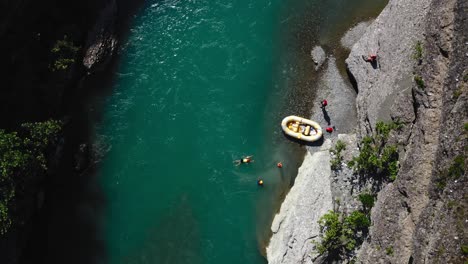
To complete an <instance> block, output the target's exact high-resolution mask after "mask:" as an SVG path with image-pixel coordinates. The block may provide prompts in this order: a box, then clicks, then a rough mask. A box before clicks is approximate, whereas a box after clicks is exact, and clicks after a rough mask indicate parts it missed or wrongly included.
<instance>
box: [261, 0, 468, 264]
mask: <svg viewBox="0 0 468 264" xmlns="http://www.w3.org/2000/svg"><path fill="white" fill-rule="evenodd" d="M466 10H468V2H466V1H463V0H449V1H447V2H440V1H436V0H415V1H410V2H408V1H405V0H390V1H389V3H388V5H387V6H386V7H385V9H384V10H383V11H382V13H381V14H380V15H379V16H378V17H377V18H376V19H375V21H374V22H372V24H370V26H369V27H367V28H365V27H363V26H362V25H358V26H357V28H354V29H353V30H350V31H349V34H350V35H347V36H345V37H344V38H343V39H342V45H343V46H346V47H348V48H351V47H352V49H351V53H350V55H349V57H348V59H347V60H346V64H347V67H348V70H349V73H350V75H351V78H352V79H354V80H353V83H354V85H355V89H356V90H357V91H358V94H357V99H356V104H355V105H356V108H357V112H356V116H355V118H356V119H352V120H351V121H350V122H349V125H345V127H347V126H348V127H349V128H354V127H355V125H357V127H356V129H355V130H354V129H348V130H347V131H345V132H346V133H348V134H347V135H338V139H340V140H342V141H344V142H346V143H347V146H349V147H348V148H347V150H346V151H345V153H344V155H345V158H344V159H345V160H349V159H350V158H351V157H352V156H354V155H357V153H358V152H357V151H358V149H357V142H358V141H359V139H360V138H362V137H363V136H365V135H369V134H372V133H373V132H374V130H375V124H376V123H377V122H378V121H390V120H396V119H398V120H399V121H401V122H402V123H403V128H402V129H401V130H400V131H397V132H394V133H392V134H391V137H390V139H389V141H391V142H392V143H394V144H398V146H399V148H400V155H399V157H400V160H399V162H400V170H399V173H398V176H397V179H396V180H395V181H394V182H391V183H387V184H386V185H384V186H382V190H381V191H380V192H379V193H378V196H377V203H376V205H375V206H374V208H373V209H372V213H371V220H372V226H371V228H370V235H369V237H368V238H367V240H366V241H364V244H363V245H362V247H361V248H360V249H359V250H357V251H356V252H355V253H356V254H357V260H358V263H442V262H444V263H459V262H460V263H461V262H462V260H463V253H461V250H460V248H461V247H462V246H463V245H466V244H467V243H468V236H467V235H466V231H464V230H466V221H465V220H466V219H465V217H462V218H460V217H461V216H460V212H466V211H467V208H468V201H467V200H466V199H464V198H466V197H467V195H468V194H467V191H466V188H464V186H466V184H467V183H468V180H467V177H466V175H467V173H466V159H467V158H466V146H467V141H468V137H467V135H466V132H463V131H464V130H463V126H464V125H465V126H466V124H467V121H468V107H467V102H468V91H467V87H468V78H467V77H466V76H468V70H466V69H467V67H468V60H466V56H468V55H466V54H465V53H466V45H467V44H466V43H468V37H467V34H464V33H463V32H465V33H466V32H468V13H467V12H466ZM364 28H365V30H364ZM363 31H364V33H362V32H363ZM359 34H360V35H362V37H361V38H360V39H359V41H358V42H356V43H355V44H351V43H350V40H351V39H355V38H354V37H355V36H356V35H359ZM353 36H354V37H353ZM418 41H419V43H421V44H420V45H422V50H423V51H422V53H423V54H422V56H421V58H418V59H415V55H414V54H415V46H416V44H417V43H418ZM369 53H377V55H378V62H377V63H375V64H371V63H368V62H366V61H364V60H363V58H362V56H366V55H368V54H369ZM330 61H331V60H329V61H328V67H329V68H330V64H333V61H331V62H330ZM327 71H329V69H328V70H327ZM325 75H326V74H325ZM414 75H419V76H420V77H421V78H422V79H423V80H424V84H423V86H422V87H421V86H419V87H418V86H417V85H416V84H415V83H414V81H413V77H414ZM463 76H465V77H464V79H462V77H463ZM328 78H329V77H326V78H324V79H325V80H327V79H328ZM325 87H326V86H325ZM326 91H327V89H325V90H324V91H322V92H325V93H319V94H326ZM332 94H333V93H332ZM337 95H338V99H339V98H341V97H340V96H342V94H341V95H340V94H337ZM327 96H330V95H327ZM334 100H335V99H334ZM334 100H330V101H331V102H333V101H334ZM331 105H333V104H331ZM331 105H330V106H331ZM316 108H317V107H316ZM340 110H341V111H337V112H334V111H332V109H330V113H333V115H337V117H338V119H339V115H340V114H343V110H342V109H340ZM314 113H315V114H314V116H313V117H312V118H313V119H317V120H318V121H319V122H320V123H321V124H322V123H323V122H324V121H326V120H324V118H323V115H317V113H320V111H317V109H314ZM345 114H348V116H346V115H345V118H343V119H342V120H339V122H337V124H341V122H346V121H347V120H348V119H349V113H345ZM351 116H352V115H351ZM333 119H334V118H332V120H333ZM334 121H335V120H334ZM444 126H445V127H446V129H445V130H444V129H442V128H443V127H444ZM337 128H338V132H340V133H341V132H342V131H341V130H340V128H341V125H340V126H338V127H337ZM354 133H356V134H354ZM336 138H337V137H336V136H335V135H333V136H332V137H331V139H332V142H335V140H336ZM330 143H331V142H330V141H329V140H328V139H327V140H325V144H326V145H327V147H329V146H330V145H329V144H330ZM307 149H308V153H307V157H308V158H307V159H305V160H304V163H303V165H302V167H301V173H300V174H299V175H298V180H299V182H301V183H302V182H303V181H304V179H303V177H304V178H306V177H310V176H309V175H310V172H309V173H306V168H309V167H308V164H307V163H311V164H312V163H314V162H315V160H314V159H313V157H317V156H313V154H315V153H316V151H319V152H321V153H323V150H317V147H310V146H309V147H307ZM464 149H465V150H464ZM310 155H312V156H310ZM460 156H461V157H464V158H463V159H464V160H465V165H464V168H465V171H464V173H462V175H458V176H457V177H459V178H458V179H457V180H454V179H446V178H444V177H446V176H444V175H447V171H448V170H449V169H450V168H451V166H452V167H453V166H454V165H453V164H454V159H455V158H456V157H460ZM322 159H323V157H322ZM328 161H329V159H328ZM325 166H328V167H329V166H330V164H329V163H326V164H324V163H322V164H320V168H321V169H322V167H325ZM343 166H344V167H343V169H342V170H341V171H340V172H339V173H331V172H330V173H328V172H326V173H325V172H323V173H322V175H321V177H322V178H321V179H320V185H322V187H323V188H331V195H327V199H326V200H318V199H316V200H312V199H311V200H309V201H304V200H298V199H293V198H289V196H291V197H300V196H301V195H302V196H308V197H311V194H310V193H309V192H312V191H311V190H315V189H316V188H317V186H312V187H311V188H310V190H307V189H300V188H294V187H293V189H291V192H290V193H289V194H288V196H287V197H286V200H285V203H284V204H283V205H282V207H281V211H280V213H279V214H278V215H277V217H278V220H277V219H276V217H275V221H274V222H273V223H274V224H273V226H272V230H273V231H274V235H273V236H272V238H271V242H270V246H269V248H268V250H267V253H268V256H267V257H268V261H269V263H275V264H276V263H312V262H313V263H323V260H321V259H320V258H316V257H317V256H316V255H313V250H312V249H311V246H310V245H308V244H306V243H308V240H304V239H303V237H307V236H306V235H303V234H301V235H297V233H298V232H297V230H300V231H301V232H307V234H309V237H315V236H316V235H317V233H316V230H317V226H318V224H316V225H315V226H314V225H312V224H310V223H308V222H307V223H308V224H307V225H305V226H303V225H301V224H300V223H301V221H300V217H304V218H303V221H308V220H309V219H308V218H307V217H309V218H314V219H316V218H317V216H315V215H313V216H312V213H309V214H307V212H300V213H296V212H295V210H296V209H297V208H299V206H301V207H302V208H319V207H320V204H319V203H323V205H324V207H325V208H327V209H328V208H330V206H329V205H330V202H331V203H332V204H333V208H334V209H335V210H339V211H341V212H344V213H346V212H350V211H352V210H356V209H357V208H359V206H360V205H359V203H357V201H356V199H355V197H353V193H354V195H355V194H356V191H357V192H359V191H361V188H362V187H361V186H358V185H357V184H356V183H354V182H353V177H352V171H351V170H350V169H349V168H347V167H346V164H343ZM461 166H463V164H462V165H461ZM441 180H443V181H446V182H445V184H446V185H443V186H441V185H440V181H441ZM323 182H327V183H326V184H324V183H323ZM300 190H302V192H303V193H302V194H301V193H299V191H300ZM320 192H321V193H324V192H326V193H327V194H328V190H327V191H325V190H320ZM312 197H313V196H312ZM463 197H464V198H463ZM328 199H332V200H328ZM335 199H339V200H340V201H339V202H337V201H336V200H335ZM291 200H296V202H297V203H300V204H293V203H291ZM286 201H288V202H287V203H286ZM305 202H309V203H313V205H310V204H304V203H305ZM293 212H294V213H293ZM463 215H465V214H463ZM296 216H297V217H298V218H299V219H295V220H294V221H287V220H288V218H294V217H296ZM306 218H307V219H306ZM278 222H279V223H281V225H279V224H278ZM285 238H287V239H285ZM298 245H300V246H301V247H298ZM274 250H278V252H274ZM301 250H302V251H301ZM389 252H391V254H390V253H389ZM281 253H282V254H283V255H281ZM441 261H442V262H441Z"/></svg>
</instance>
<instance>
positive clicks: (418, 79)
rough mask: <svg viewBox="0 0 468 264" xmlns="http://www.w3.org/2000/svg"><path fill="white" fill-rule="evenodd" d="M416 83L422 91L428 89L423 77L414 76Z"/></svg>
mask: <svg viewBox="0 0 468 264" xmlns="http://www.w3.org/2000/svg"><path fill="white" fill-rule="evenodd" d="M414 81H415V82H416V85H417V86H418V87H419V88H420V89H422V90H424V89H425V88H426V85H425V84H424V80H423V79H422V77H421V76H419V75H415V76H414Z"/></svg>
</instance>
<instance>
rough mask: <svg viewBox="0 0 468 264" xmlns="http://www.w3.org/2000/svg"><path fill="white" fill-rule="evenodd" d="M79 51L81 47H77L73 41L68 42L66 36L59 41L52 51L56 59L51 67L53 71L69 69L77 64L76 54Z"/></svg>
mask: <svg viewBox="0 0 468 264" xmlns="http://www.w3.org/2000/svg"><path fill="white" fill-rule="evenodd" d="M79 50H80V47H78V46H75V45H74V44H73V41H70V40H68V37H67V36H66V35H65V36H64V37H63V39H59V40H57V41H56V42H55V45H54V47H53V48H52V49H51V53H52V55H53V57H54V59H53V62H52V65H51V66H50V68H51V69H52V71H63V70H66V69H68V67H69V66H70V65H72V64H73V63H74V62H75V57H76V53H77V52H78V51H79Z"/></svg>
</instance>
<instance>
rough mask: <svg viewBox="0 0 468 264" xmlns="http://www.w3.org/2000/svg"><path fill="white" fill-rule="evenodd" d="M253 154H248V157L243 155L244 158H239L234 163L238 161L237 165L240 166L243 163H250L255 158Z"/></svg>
mask: <svg viewBox="0 0 468 264" xmlns="http://www.w3.org/2000/svg"><path fill="white" fill-rule="evenodd" d="M252 157H253V156H246V157H243V158H242V159H238V160H235V161H233V162H234V163H236V166H239V165H241V164H242V163H250V162H253V161H254V160H253V159H252Z"/></svg>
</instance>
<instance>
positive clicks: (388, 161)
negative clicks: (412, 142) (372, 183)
mask: <svg viewBox="0 0 468 264" xmlns="http://www.w3.org/2000/svg"><path fill="white" fill-rule="evenodd" d="M401 126H402V125H401V124H400V123H399V122H392V123H388V124H387V123H384V122H377V124H376V129H375V130H376V133H375V134H374V135H373V136H372V137H371V136H365V137H364V138H363V139H362V141H361V144H360V152H359V155H358V156H357V157H354V158H353V159H352V160H351V161H350V162H349V163H348V165H349V166H350V167H352V168H354V170H355V171H356V172H357V173H358V174H360V175H363V176H372V177H380V178H385V179H389V180H392V181H393V180H395V179H396V176H397V174H398V148H397V146H396V145H390V144H387V139H388V136H389V135H390V132H391V131H392V130H395V129H400V128H401Z"/></svg>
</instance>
